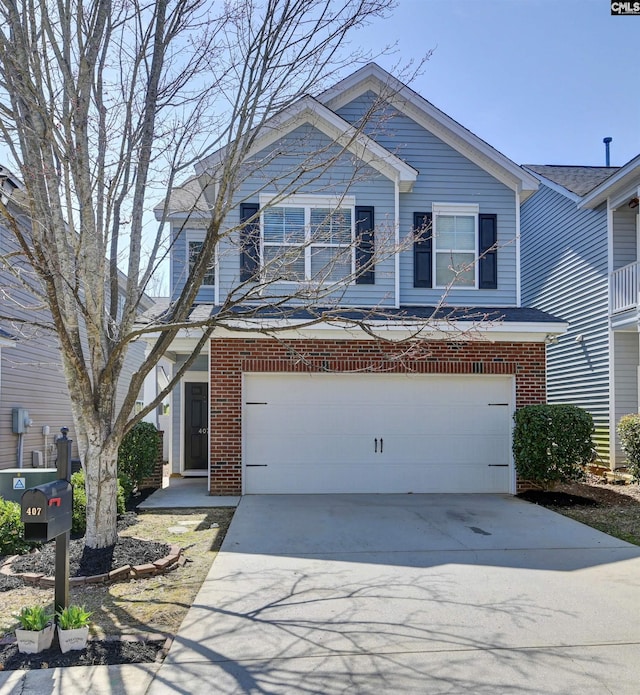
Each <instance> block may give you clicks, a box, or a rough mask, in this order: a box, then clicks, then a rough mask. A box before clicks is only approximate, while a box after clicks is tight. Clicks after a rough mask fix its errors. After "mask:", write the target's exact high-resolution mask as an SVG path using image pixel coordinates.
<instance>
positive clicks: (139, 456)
mask: <svg viewBox="0 0 640 695" xmlns="http://www.w3.org/2000/svg"><path fill="white" fill-rule="evenodd" d="M159 445H160V435H159V434H158V430H157V429H156V427H155V425H153V424H151V423H150V422H138V423H137V424H135V425H134V426H133V427H132V428H131V429H130V430H129V432H127V434H125V436H124V437H123V439H122V443H121V444H120V448H119V449H118V478H119V479H120V482H121V483H122V487H123V488H124V492H125V495H126V496H127V497H130V496H131V495H132V493H133V492H135V491H136V490H137V489H138V485H139V484H140V483H141V482H142V481H143V480H144V479H145V478H147V477H149V476H150V475H151V474H152V473H153V469H154V466H155V464H156V461H157V460H158V447H159Z"/></svg>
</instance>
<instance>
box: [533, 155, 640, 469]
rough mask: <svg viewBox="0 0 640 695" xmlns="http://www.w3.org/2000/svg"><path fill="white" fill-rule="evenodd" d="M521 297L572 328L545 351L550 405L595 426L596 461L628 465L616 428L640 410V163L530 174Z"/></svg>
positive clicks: (540, 169)
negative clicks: (573, 410) (578, 412)
mask: <svg viewBox="0 0 640 695" xmlns="http://www.w3.org/2000/svg"><path fill="white" fill-rule="evenodd" d="M525 168H527V169H528V170H529V171H531V172H532V173H534V174H535V175H536V176H537V177H538V178H539V180H540V189H539V190H538V192H537V193H536V194H535V195H533V196H531V197H530V198H529V199H528V200H527V201H526V202H525V203H524V204H523V205H522V220H521V224H522V269H523V270H522V273H523V275H522V298H523V302H525V303H527V304H528V305H530V306H534V307H537V308H539V309H543V310H544V311H549V312H552V313H553V314H554V315H556V316H559V317H561V318H563V319H564V320H566V321H567V322H568V323H569V329H568V331H567V333H565V334H564V335H561V336H559V338H558V341H557V343H555V344H552V345H549V346H548V348H547V398H548V401H549V402H550V403H571V404H574V405H578V406H581V407H583V408H585V409H586V410H588V411H589V412H590V413H591V414H592V415H593V418H594V423H595V427H596V435H595V440H596V444H597V449H598V454H599V457H600V459H601V460H602V462H604V464H605V465H610V467H611V468H617V467H620V466H621V465H623V463H624V456H623V455H622V453H621V451H620V448H619V445H618V443H617V440H616V434H615V427H616V424H617V423H618V421H619V420H620V418H621V417H622V416H623V415H625V414H627V413H635V412H637V411H638V388H639V382H638V370H639V369H640V359H639V352H638V328H639V326H640V323H639V316H640V315H639V313H638V308H639V305H638V290H639V287H640V285H639V280H638V278H639V274H638V259H639V258H640V256H639V243H640V223H639V222H638V209H639V208H638V196H639V193H640V157H636V158H635V159H633V160H632V161H630V162H629V163H628V164H626V165H625V166H623V167H620V168H617V167H580V166H534V165H531V166H527V167H525Z"/></svg>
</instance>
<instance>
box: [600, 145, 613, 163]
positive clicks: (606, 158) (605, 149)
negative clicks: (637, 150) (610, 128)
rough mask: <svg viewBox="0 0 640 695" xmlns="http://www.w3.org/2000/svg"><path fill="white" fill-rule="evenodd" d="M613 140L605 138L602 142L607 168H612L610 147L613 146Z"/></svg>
mask: <svg viewBox="0 0 640 695" xmlns="http://www.w3.org/2000/svg"><path fill="white" fill-rule="evenodd" d="M612 140H613V138H604V139H603V140H602V142H604V161H605V166H611V159H610V157H609V145H610V144H611V141H612Z"/></svg>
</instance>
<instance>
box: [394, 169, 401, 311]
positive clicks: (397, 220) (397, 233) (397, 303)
mask: <svg viewBox="0 0 640 695" xmlns="http://www.w3.org/2000/svg"><path fill="white" fill-rule="evenodd" d="M394 194H395V195H394V198H395V200H394V205H395V220H394V224H395V228H396V229H395V253H394V264H395V265H394V272H395V282H394V292H395V302H394V306H395V307H396V308H399V307H400V175H399V174H396V179H395V191H394Z"/></svg>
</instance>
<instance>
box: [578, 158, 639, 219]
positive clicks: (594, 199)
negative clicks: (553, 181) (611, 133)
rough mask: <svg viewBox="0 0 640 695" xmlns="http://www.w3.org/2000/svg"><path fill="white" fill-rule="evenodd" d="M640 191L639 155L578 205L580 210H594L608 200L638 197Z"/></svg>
mask: <svg viewBox="0 0 640 695" xmlns="http://www.w3.org/2000/svg"><path fill="white" fill-rule="evenodd" d="M639 189H640V154H639V155H638V156H637V157H634V158H633V159H632V160H631V161H629V162H627V163H626V164H625V165H624V166H622V167H620V168H619V169H617V170H616V171H615V173H614V174H612V175H611V176H610V177H609V178H607V179H605V180H604V181H603V182H602V183H601V184H600V185H599V186H596V187H595V188H594V189H593V190H592V191H590V192H589V194H588V195H586V196H585V198H584V200H583V201H582V203H581V204H580V207H581V208H595V207H597V206H598V205H600V204H601V203H604V201H605V200H607V199H608V198H615V197H618V196H620V195H627V194H628V195H629V196H633V195H636V196H637V195H638V190H639Z"/></svg>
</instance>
